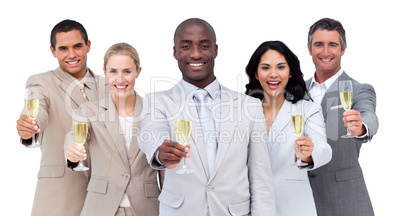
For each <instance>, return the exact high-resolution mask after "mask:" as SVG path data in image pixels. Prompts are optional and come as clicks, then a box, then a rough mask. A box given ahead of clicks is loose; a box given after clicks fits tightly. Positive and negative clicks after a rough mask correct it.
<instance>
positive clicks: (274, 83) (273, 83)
mask: <svg viewBox="0 0 402 216" xmlns="http://www.w3.org/2000/svg"><path fill="white" fill-rule="evenodd" d="M268 84H272V85H276V84H279V82H268Z"/></svg>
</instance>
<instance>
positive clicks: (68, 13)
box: [0, 0, 402, 216]
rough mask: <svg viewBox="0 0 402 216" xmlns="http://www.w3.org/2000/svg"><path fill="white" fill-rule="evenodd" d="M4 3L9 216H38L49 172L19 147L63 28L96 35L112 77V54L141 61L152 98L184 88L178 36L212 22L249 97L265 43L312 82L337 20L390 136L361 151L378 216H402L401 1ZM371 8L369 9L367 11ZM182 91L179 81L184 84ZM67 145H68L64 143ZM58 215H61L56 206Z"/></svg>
mask: <svg viewBox="0 0 402 216" xmlns="http://www.w3.org/2000/svg"><path fill="white" fill-rule="evenodd" d="M4 2H5V1H2V3H0V23H1V25H0V26H1V33H0V42H1V45H0V62H1V64H0V71H1V74H2V79H1V82H2V83H3V84H2V85H1V94H2V98H3V99H4V100H3V102H2V105H1V106H0V107H1V108H0V109H1V112H0V113H2V116H3V118H4V119H5V121H4V120H3V121H2V122H3V123H2V126H1V137H2V139H1V140H2V141H1V143H2V147H1V150H0V152H1V157H0V164H2V169H1V184H0V197H1V200H2V201H1V202H0V203H1V204H0V206H1V207H0V215H29V214H30V211H31V206H32V201H33V196H34V192H35V185H36V175H37V172H38V169H39V162H40V156H41V155H40V150H39V149H26V148H25V147H23V146H22V145H20V144H19V137H18V135H17V131H16V129H15V127H16V120H17V119H18V117H19V114H20V112H21V109H22V108H23V102H24V100H23V98H24V87H25V82H26V80H27V78H28V77H29V76H30V75H33V74H36V73H40V72H45V71H48V70H50V69H55V68H56V67H57V61H56V59H55V58H54V57H53V56H52V55H51V52H50V49H49V47H50V42H49V37H50V31H51V29H52V28H53V27H54V25H55V24H57V23H58V22H59V21H61V20H63V19H67V18H68V19H74V20H77V21H79V22H81V23H82V24H83V25H84V26H85V28H86V29H87V32H88V35H89V39H90V40H91V42H92V47H91V51H90V53H89V54H88V66H89V67H90V68H91V69H92V70H94V71H95V73H98V74H99V73H102V65H103V55H104V53H105V51H106V49H107V48H108V47H109V46H111V45H112V44H114V43H117V42H127V43H130V44H132V45H133V46H134V47H135V48H136V49H137V50H138V52H139V54H140V58H141V64H142V65H141V66H142V68H143V70H142V73H141V75H140V77H139V79H138V80H137V84H136V89H137V90H138V91H139V92H141V94H142V95H144V94H145V93H147V92H150V91H154V90H164V89H167V88H169V87H170V86H172V84H166V85H163V84H160V85H157V86H156V87H155V88H153V89H151V87H150V86H151V77H163V76H165V77H171V78H173V79H176V80H178V79H180V78H181V73H180V71H179V70H178V67H177V63H176V60H175V59H174V58H173V54H172V53H173V52H172V50H173V49H172V47H173V32H174V30H175V28H176V26H177V25H178V24H179V23H180V22H181V21H183V20H185V19H187V18H191V17H199V18H203V19H205V20H206V21H208V22H209V23H210V24H211V25H212V26H213V27H214V28H215V31H216V34H217V43H218V45H219V51H218V53H219V54H218V57H217V59H216V61H215V64H216V67H215V74H216V76H217V77H218V79H219V81H220V82H221V83H222V84H223V85H225V86H227V87H229V88H231V89H234V90H237V91H241V92H244V90H245V87H244V85H245V84H246V83H247V77H246V75H245V72H244V68H245V66H246V65H247V62H248V60H249V58H250V56H251V54H252V53H253V51H254V50H255V49H256V48H257V46H258V45H259V44H261V43H262V42H264V41H267V40H282V41H283V42H284V43H286V44H287V45H288V46H289V48H290V49H291V50H292V51H293V52H294V53H295V54H296V55H297V56H298V57H299V59H300V61H301V66H302V71H303V72H304V74H305V78H306V79H307V78H310V77H311V76H312V75H313V73H314V65H313V63H312V60H311V57H310V55H309V53H308V50H307V33H308V29H309V27H310V26H311V25H312V24H313V23H314V22H315V21H317V20H318V19H320V18H323V17H330V18H334V19H337V20H339V21H341V22H342V24H343V26H344V28H345V29H346V38H347V42H348V47H347V49H346V52H345V55H344V56H343V58H342V67H343V68H344V69H345V70H346V71H347V72H348V74H349V75H351V76H352V77H354V78H355V79H357V80H358V81H360V82H363V83H364V82H366V83H370V84H372V85H373V86H374V87H375V89H376V92H377V115H378V117H379V120H380V129H379V131H378V133H377V135H376V136H375V137H374V139H373V141H372V142H371V143H368V144H364V145H363V147H362V149H361V156H360V163H361V165H362V167H363V170H364V175H365V179H366V183H367V187H368V190H369V193H370V196H371V200H372V203H373V206H374V210H375V213H376V215H380V216H381V215H395V214H396V212H400V211H399V209H400V208H399V206H400V205H401V201H402V200H401V199H400V198H399V196H395V195H393V194H398V195H400V194H402V186H401V184H400V182H401V180H400V179H399V178H398V177H399V176H400V174H399V173H400V170H401V169H400V167H401V164H402V162H401V160H402V158H401V157H400V154H401V150H402V147H401V146H402V145H401V141H400V139H399V138H398V135H399V133H398V132H400V130H397V126H398V125H397V124H396V122H395V121H399V120H398V119H397V118H398V116H399V115H397V114H398V112H401V110H400V108H398V105H397V103H396V100H399V97H400V80H401V69H400V65H399V64H400V62H401V57H402V55H401V53H400V52H401V50H402V49H401V48H402V45H401V40H402V33H401V30H400V29H401V25H402V24H401V21H402V15H401V11H400V4H397V3H396V2H397V1H389V0H382V1H370V0H367V1H358V2H362V3H355V1H344V0H337V1H322V0H320V1H307V0H306V1H300V0H295V1H284V0H282V1H268V0H266V1H252V0H248V1H233V0H232V1H219V0H214V1H209V0H204V1H189V0H184V1H175V0H171V1H155V0H154V1H140V2H139V1H133V0H132V1H120V0H113V1H82V0H81V1H74V0H72V1H41V0H39V1H29V0H22V1H8V3H4ZM363 2H364V3H363ZM398 8H399V9H398ZM174 82H176V81H174ZM60 139H62V137H61V138H60ZM49 207H50V208H51V206H49Z"/></svg>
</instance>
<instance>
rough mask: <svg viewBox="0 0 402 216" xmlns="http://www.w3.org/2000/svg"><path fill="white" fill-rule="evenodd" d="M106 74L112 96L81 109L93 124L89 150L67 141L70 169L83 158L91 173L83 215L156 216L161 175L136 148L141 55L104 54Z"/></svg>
mask: <svg viewBox="0 0 402 216" xmlns="http://www.w3.org/2000/svg"><path fill="white" fill-rule="evenodd" d="M103 69H104V73H105V76H106V79H107V83H108V85H109V89H110V91H109V96H106V97H105V99H104V100H100V101H98V102H90V103H85V104H83V105H81V106H80V108H79V109H80V110H79V111H80V113H85V116H86V119H87V122H88V137H87V141H86V143H85V146H86V148H82V147H80V146H78V145H76V144H75V143H74V142H72V141H73V140H74V137H73V134H72V132H70V133H69V134H67V136H66V139H65V146H66V158H67V162H68V166H69V167H70V168H73V167H75V166H77V162H78V161H79V160H80V159H81V158H82V159H83V160H87V166H88V167H89V168H90V169H89V172H90V179H89V184H88V188H87V191H88V192H87V196H86V199H85V203H84V207H83V210H82V212H81V215H98V216H99V215H105V216H106V215H107V216H112V215H141V216H143V215H145V216H148V215H149V216H156V215H158V214H159V201H158V196H159V194H160V188H159V186H158V185H160V186H161V185H162V184H161V182H162V181H160V182H159V184H158V177H157V176H158V172H160V171H157V170H153V169H152V168H151V167H150V166H149V164H148V163H147V160H146V158H145V155H144V153H142V152H141V151H140V150H139V148H138V144H137V136H138V134H139V130H140V128H141V125H140V124H141V123H140V114H141V109H142V98H141V97H140V96H139V95H138V94H137V93H136V92H135V91H134V85H135V80H136V78H137V77H138V75H139V74H140V72H141V67H140V59H139V57H138V53H137V51H136V50H135V49H134V48H133V47H132V46H131V45H129V44H126V43H118V44H115V45H113V46H111V47H110V48H109V49H108V50H107V52H106V54H105V57H104V68H103ZM87 151H88V155H87V153H86V152H87ZM160 174H163V173H160ZM162 179H163V178H162V176H160V177H159V180H162Z"/></svg>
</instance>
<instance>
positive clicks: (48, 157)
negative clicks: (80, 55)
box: [21, 68, 104, 216]
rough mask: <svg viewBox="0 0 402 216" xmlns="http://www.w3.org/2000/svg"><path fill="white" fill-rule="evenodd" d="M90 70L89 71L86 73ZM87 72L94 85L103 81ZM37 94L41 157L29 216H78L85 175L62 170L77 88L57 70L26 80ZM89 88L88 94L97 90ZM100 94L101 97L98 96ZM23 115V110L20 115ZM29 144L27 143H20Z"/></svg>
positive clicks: (77, 101)
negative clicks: (65, 143)
mask: <svg viewBox="0 0 402 216" xmlns="http://www.w3.org/2000/svg"><path fill="white" fill-rule="evenodd" d="M89 71H90V70H89ZM90 73H91V74H92V75H93V76H94V77H95V78H96V80H97V84H99V83H100V82H101V83H102V82H103V83H104V79H101V80H99V78H100V77H98V76H96V75H94V74H93V72H92V71H90ZM26 86H27V87H29V86H37V87H38V88H39V93H40V96H39V97H40V110H39V114H38V117H37V119H38V125H39V128H40V129H41V133H40V134H39V135H38V136H37V137H38V140H39V142H40V143H41V144H42V147H41V151H42V158H41V162H40V169H39V173H38V181H37V186H36V191H35V198H34V203H33V207H32V213H31V215H34V216H35V215H38V216H47V215H50V216H53V215H72V216H74V215H79V213H80V212H81V209H82V205H83V203H84V199H85V196H86V190H85V189H86V187H87V179H88V176H87V175H88V173H87V172H80V173H78V172H77V173H73V172H70V171H66V170H67V169H66V161H65V158H64V148H63V147H64V137H65V134H66V133H68V131H70V130H71V113H72V109H74V108H77V107H78V106H79V105H80V104H81V103H84V102H85V99H84V98H83V96H82V94H81V92H80V90H79V88H78V86H77V85H76V84H75V83H74V82H73V80H72V78H71V77H70V76H68V75H67V74H66V73H65V72H63V71H62V70H61V69H60V68H57V69H56V70H52V71H48V72H45V73H42V74H37V75H33V76H31V77H29V79H28V81H27V84H26ZM97 88H98V87H97V85H93V88H92V89H91V91H97ZM100 95H102V94H100ZM24 112H25V108H24V110H23V113H24ZM21 142H22V144H24V145H29V144H30V143H31V142H32V141H31V140H22V141H21Z"/></svg>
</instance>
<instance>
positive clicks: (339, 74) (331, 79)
mask: <svg viewBox="0 0 402 216" xmlns="http://www.w3.org/2000/svg"><path fill="white" fill-rule="evenodd" d="M342 73H343V69H342V68H341V69H340V70H339V71H338V72H337V73H336V74H334V75H333V76H332V77H330V78H329V79H327V80H325V82H323V83H321V84H319V83H318V82H317V80H316V79H315V75H314V76H313V78H312V79H311V83H310V86H309V88H308V89H311V88H312V87H313V86H314V85H324V87H325V88H326V89H328V88H329V87H330V86H331V85H332V84H334V82H335V80H336V79H338V77H339V76H341V75H342Z"/></svg>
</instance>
